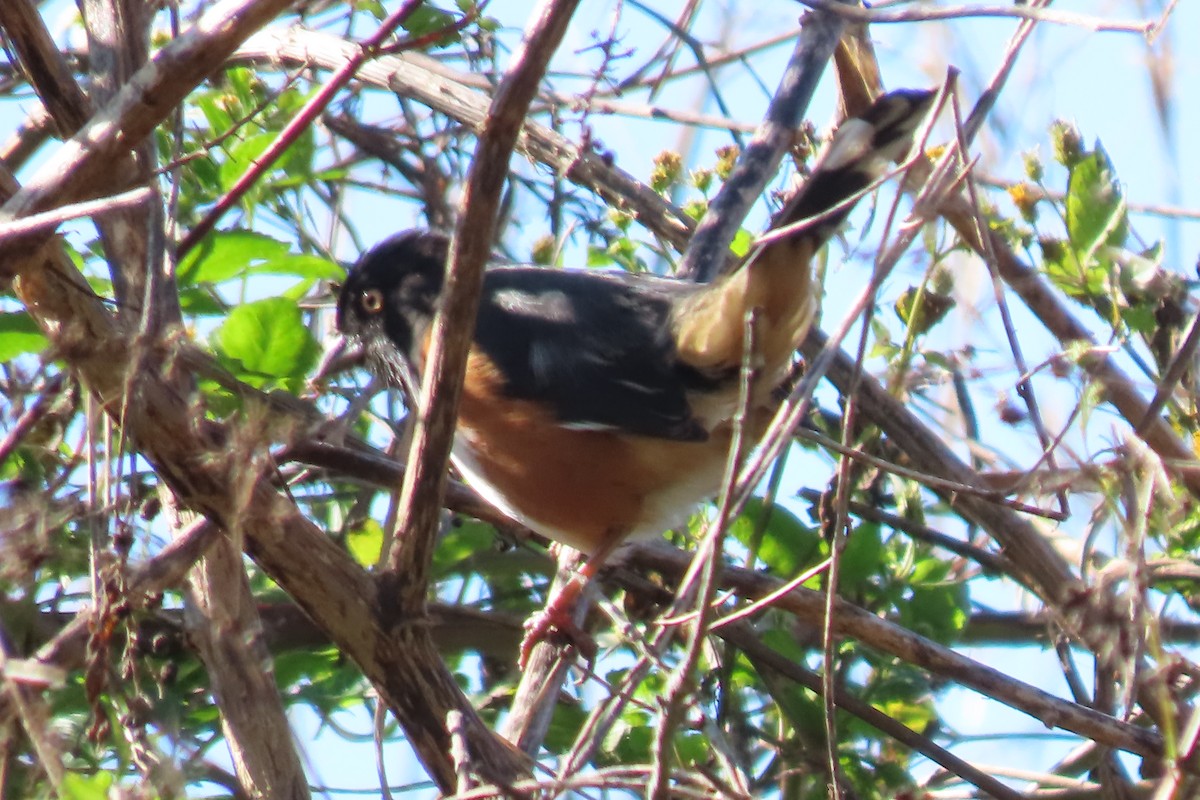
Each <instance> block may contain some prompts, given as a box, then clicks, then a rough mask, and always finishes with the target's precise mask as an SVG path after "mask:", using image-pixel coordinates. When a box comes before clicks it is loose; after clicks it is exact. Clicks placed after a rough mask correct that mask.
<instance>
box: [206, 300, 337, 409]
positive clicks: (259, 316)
mask: <svg viewBox="0 0 1200 800" xmlns="http://www.w3.org/2000/svg"><path fill="white" fill-rule="evenodd" d="M214 341H215V344H216V347H217V350H218V352H219V353H220V354H221V355H223V356H224V357H225V358H226V359H228V360H230V361H232V362H235V364H236V365H240V366H241V368H242V370H243V371H244V372H245V375H244V376H243V377H244V378H245V379H246V380H247V382H248V383H250V384H252V385H256V386H259V387H261V386H263V385H264V384H266V383H269V382H271V381H272V379H275V380H278V381H282V382H285V383H286V382H287V380H288V379H293V380H297V379H300V378H303V376H304V375H305V374H307V373H308V371H309V370H310V369H312V367H313V365H314V364H315V363H316V359H317V355H318V348H317V343H316V341H315V340H314V339H313V336H312V333H310V332H309V330H308V328H306V327H304V323H303V321H302V320H301V317H300V308H299V307H298V306H297V305H296V303H295V302H294V301H291V300H287V299H285V298H282V297H271V298H268V299H266V300H259V301H257V302H255V303H247V304H246V305H242V306H238V307H237V308H235V309H233V311H231V312H229V317H228V318H226V320H225V324H224V325H222V326H221V327H220V328H219V329H217V331H216V332H215V334H214Z"/></svg>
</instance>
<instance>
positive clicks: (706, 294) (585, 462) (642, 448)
mask: <svg viewBox="0 0 1200 800" xmlns="http://www.w3.org/2000/svg"><path fill="white" fill-rule="evenodd" d="M933 99H934V93H933V92H931V91H926V90H912V89H908V90H899V91H894V92H891V93H888V94H885V95H882V96H881V97H880V98H879V99H877V100H876V101H875V102H874V103H873V104H872V105H871V106H870V107H869V108H868V109H867V110H866V111H865V112H864V113H862V114H861V115H859V116H857V117H852V118H849V119H847V120H845V121H844V122H843V123H842V124H841V125H840V126H839V128H838V130H837V131H836V132H835V133H834V135H833V136H832V137H831V139H830V141H829V144H828V146H827V147H826V149H825V151H824V153H823V154H822V155H821V156H820V157H819V158H818V159H817V163H816V165H815V166H814V168H813V170H812V173H811V175H810V176H809V178H808V179H807V181H806V182H805V183H804V184H803V185H802V186H801V187H800V188H799V189H798V190H797V191H796V193H795V194H794V195H793V196H792V197H791V199H790V200H789V201H788V202H787V203H786V204H785V206H784V208H783V210H782V211H781V212H780V213H779V214H777V215H776V217H775V219H774V221H773V225H772V228H771V230H773V231H779V235H777V236H770V237H764V239H767V240H768V241H767V243H765V244H762V245H760V246H759V247H757V248H756V249H754V250H752V252H751V253H750V254H749V255H748V256H747V258H746V259H745V261H744V262H743V263H742V264H741V265H740V266H738V267H737V268H736V269H734V270H733V271H731V272H728V273H727V274H725V275H723V276H720V277H718V278H717V279H716V280H714V281H712V282H709V283H696V282H692V281H687V280H682V279H677V278H671V277H660V276H653V275H648V274H635V273H630V272H615V271H614V272H609V271H602V270H575V269H554V268H546V267H537V266H531V265H496V266H491V267H490V268H489V269H488V270H487V271H486V272H485V274H484V277H483V289H482V294H481V299H480V305H479V311H478V316H477V318H476V324H475V331H474V334H473V337H472V342H471V346H470V350H469V353H468V357H467V365H466V374H465V377H464V383H463V390H462V395H461V400H460V405H459V407H458V416H457V425H456V430H455V437H454V445H453V449H452V454H451V459H452V463H453V464H454V466H455V468H456V469H457V470H458V471H459V473H460V474H461V475H462V476H463V478H464V479H465V481H466V482H467V484H468V485H469V486H471V487H472V488H473V489H474V490H475V491H476V492H478V494H479V495H481V496H482V497H483V498H484V499H485V500H487V501H488V502H490V503H491V504H493V505H494V506H496V507H497V508H499V509H500V510H501V511H503V512H504V513H505V514H507V515H508V516H510V517H512V518H513V519H515V520H517V521H519V522H521V523H523V524H524V525H526V526H527V527H529V528H531V529H532V530H534V531H535V532H537V533H540V534H542V535H544V536H545V537H547V538H549V539H551V540H554V541H557V542H560V543H562V544H564V545H567V546H569V547H572V548H574V549H576V550H579V551H581V552H582V553H583V554H585V555H586V556H587V557H588V559H587V561H586V563H585V564H584V565H583V567H582V568H580V569H579V570H578V572H577V574H576V575H575V576H574V577H573V579H572V580H571V581H569V582H568V583H567V584H566V585H565V586H564V587H563V589H562V590H561V591H560V593H559V594H558V595H557V596H555V597H552V598H550V600H549V601H548V602H547V605H546V608H545V610H544V611H543V612H542V614H541V615H540V616H539V617H537V618H535V619H534V620H531V622H530V623H529V624H528V625H527V629H528V634H527V636H526V641H525V643H524V644H523V645H522V660H524V659H525V658H527V656H528V652H529V648H530V647H531V646H532V643H533V641H535V640H536V639H540V638H543V637H545V636H547V635H548V634H550V633H553V632H555V631H558V632H562V633H564V634H566V635H567V636H568V638H570V639H571V640H573V641H575V642H577V643H585V642H586V641H588V639H587V637H586V636H585V635H584V634H583V633H582V631H580V630H578V628H576V627H575V626H574V625H573V623H572V622H571V613H570V612H571V610H572V609H573V606H574V604H575V602H576V601H577V600H578V597H579V595H580V592H581V591H582V588H583V586H584V585H585V583H586V582H587V580H589V579H590V578H591V577H592V576H593V575H594V574H595V573H596V571H597V570H598V569H599V567H600V566H601V564H602V563H603V562H604V560H605V559H606V558H607V557H608V556H609V555H610V554H611V553H612V552H613V551H614V550H615V549H616V548H617V547H618V546H619V545H620V544H622V543H623V542H625V541H628V540H631V539H644V538H647V537H653V536H657V535H661V534H662V533H663V532H664V531H667V530H669V529H671V528H672V527H674V526H677V525H679V524H680V523H682V522H684V521H686V519H687V518H688V516H689V515H690V514H691V513H692V512H693V511H694V510H695V509H696V508H697V507H698V506H699V505H700V504H701V503H702V502H703V501H705V500H706V499H710V498H711V497H713V496H714V495H715V494H716V493H717V491H718V489H719V486H720V483H721V479H722V476H723V474H724V471H725V465H726V460H727V457H728V451H729V448H730V446H731V442H732V440H733V436H734V432H735V425H736V423H735V416H736V415H737V412H738V410H739V407H740V404H741V403H745V404H746V406H745V407H746V408H748V409H749V411H750V412H751V414H750V415H749V416H750V417H752V421H751V422H750V423H749V427H750V428H751V429H752V433H754V434H755V435H761V432H762V430H764V429H765V423H762V424H760V423H758V422H756V421H755V420H759V419H761V420H764V421H765V420H767V419H769V416H770V413H771V411H772V409H773V407H774V405H775V404H777V401H776V399H775V396H776V393H775V389H776V388H777V387H778V386H779V385H780V384H781V383H782V382H783V381H784V380H785V379H786V378H787V376H788V374H789V373H790V371H791V367H792V363H793V357H794V353H795V351H796V349H797V347H798V346H799V344H800V342H801V341H802V340H803V339H804V336H805V334H806V333H807V332H808V329H809V327H810V325H811V324H812V322H813V319H814V317H815V315H816V312H817V306H818V302H817V301H818V298H817V296H816V295H817V287H816V286H815V285H814V278H813V269H812V264H811V262H812V259H813V256H814V255H815V254H816V252H817V251H818V250H819V248H820V247H821V246H822V245H823V244H824V243H825V241H826V240H827V239H828V238H829V237H830V236H832V235H833V234H834V233H835V232H836V231H837V229H838V228H839V226H840V225H841V223H842V222H844V220H845V218H846V216H847V215H848V214H849V212H850V209H851V207H852V205H853V202H854V200H856V199H857V198H858V196H859V195H861V194H862V193H863V192H864V191H865V190H867V189H869V188H870V187H871V185H872V184H873V183H874V182H875V181H877V180H878V179H880V178H881V177H882V176H884V175H885V174H886V173H887V171H888V170H889V169H890V168H891V165H892V163H893V162H895V161H897V160H899V159H900V158H901V157H902V156H903V155H904V154H905V153H906V152H907V151H908V150H909V149H910V147H911V144H912V139H913V135H914V133H915V131H916V129H917V127H918V126H919V125H920V123H921V121H922V120H923V119H924V117H925V116H926V114H927V112H928V109H929V108H930V106H931V105H932V102H933ZM449 250H450V239H449V237H448V236H447V235H446V234H444V233H441V232H438V231H434V230H428V229H413V230H407V231H403V232H400V233H397V234H394V235H392V236H390V237H389V238H387V239H385V240H384V241H382V242H380V243H379V244H377V245H376V246H375V247H373V248H371V249H370V250H368V251H367V252H366V253H365V254H364V255H363V256H362V257H361V258H360V259H359V260H358V262H357V263H356V264H355V265H354V266H353V267H352V268H351V269H350V270H349V272H348V274H347V277H346V280H345V282H344V283H343V284H342V286H341V289H340V292H339V295H338V302H337V327H338V329H339V330H340V331H341V333H342V334H343V336H345V337H347V338H348V339H350V340H357V341H358V343H359V344H360V345H361V347H362V350H363V352H364V354H365V361H366V364H367V366H368V369H369V370H371V371H372V372H373V373H374V374H376V375H377V376H378V377H380V378H382V379H383V381H384V382H385V383H387V384H389V385H391V386H393V387H395V388H405V387H408V388H409V389H411V388H412V387H415V386H419V385H420V384H419V380H418V379H417V378H418V377H419V375H420V373H421V370H422V369H423V367H424V362H425V358H426V356H427V352H428V348H429V341H430V331H431V323H432V320H433V316H434V313H435V311H436V308H437V304H438V301H439V297H440V296H441V293H442V289H443V284H444V275H445V268H446V262H447V258H448V255H449ZM750 314H753V322H752V327H751V328H750V330H751V331H752V335H751V336H749V337H747V335H746V333H747V318H748V315H750ZM747 346H749V347H750V348H751V352H750V353H749V354H747V352H746V348H747ZM747 356H749V359H750V360H749V362H748V363H750V364H751V365H752V367H753V370H754V374H755V376H756V378H755V380H754V382H753V386H752V388H751V392H750V394H749V397H748V398H746V399H742V400H739V390H740V386H741V384H742V382H743V381H742V378H741V376H742V365H743V363H744V362H745V359H746V358H747ZM583 646H584V647H585V648H586V647H589V646H590V647H591V648H592V651H593V653H594V645H586V644H585V645H583Z"/></svg>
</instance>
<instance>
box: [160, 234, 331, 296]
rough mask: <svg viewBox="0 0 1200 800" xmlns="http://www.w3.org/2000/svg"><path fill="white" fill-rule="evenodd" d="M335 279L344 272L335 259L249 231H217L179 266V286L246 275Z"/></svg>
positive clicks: (217, 281) (214, 281) (218, 281)
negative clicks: (307, 252)
mask: <svg viewBox="0 0 1200 800" xmlns="http://www.w3.org/2000/svg"><path fill="white" fill-rule="evenodd" d="M251 274H253V275H286V276H292V277H296V278H301V279H304V280H320V279H322V278H323V279H326V280H332V279H335V278H340V277H342V276H343V275H344V273H343V271H342V268H341V267H340V266H339V265H338V264H336V263H335V262H333V261H330V260H329V259H327V258H322V257H320V256H314V255H308V254H305V253H292V252H291V248H290V246H289V245H288V244H287V242H281V241H279V240H278V239H273V238H271V237H270V236H266V235H265V234H261V233H255V232H254V231H247V230H230V231H214V232H213V233H212V234H210V235H209V236H206V237H205V238H204V241H203V242H202V243H201V245H200V246H199V247H197V248H196V249H194V250H192V251H191V252H190V253H188V254H187V257H185V258H184V260H183V261H182V262H181V263H180V265H179V285H180V286H194V285H196V284H200V283H222V282H224V281H227V280H231V279H234V278H241V277H243V276H245V275H251Z"/></svg>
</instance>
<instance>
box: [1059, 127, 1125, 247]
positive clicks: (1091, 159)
mask: <svg viewBox="0 0 1200 800" xmlns="http://www.w3.org/2000/svg"><path fill="white" fill-rule="evenodd" d="M1066 205H1067V237H1068V238H1069V239H1070V241H1071V244H1072V246H1073V247H1074V249H1075V252H1076V253H1077V254H1078V256H1079V259H1080V262H1081V263H1083V264H1084V265H1085V266H1091V261H1092V259H1093V258H1094V257H1095V256H1096V254H1097V251H1098V250H1099V249H1100V247H1101V246H1109V247H1120V246H1121V245H1122V244H1124V243H1125V237H1126V236H1127V235H1128V233H1129V221H1128V209H1127V208H1126V206H1125V196H1124V194H1123V193H1122V192H1121V186H1120V184H1119V183H1117V176H1116V174H1115V173H1114V171H1113V167H1112V162H1111V161H1109V159H1108V154H1107V153H1105V152H1104V148H1103V147H1101V146H1100V144H1099V143H1098V142H1097V144H1096V149H1095V150H1093V151H1092V152H1091V153H1088V154H1087V155H1086V156H1084V157H1083V158H1081V159H1080V160H1079V161H1078V162H1077V163H1076V164H1075V165H1074V166H1073V167H1072V168H1071V176H1070V178H1069V180H1068V181H1067V203H1066Z"/></svg>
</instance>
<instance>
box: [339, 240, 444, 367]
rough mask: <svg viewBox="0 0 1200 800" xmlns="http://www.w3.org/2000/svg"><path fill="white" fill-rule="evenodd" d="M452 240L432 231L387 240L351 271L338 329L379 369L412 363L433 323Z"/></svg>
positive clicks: (341, 301) (341, 295) (341, 298)
mask: <svg viewBox="0 0 1200 800" xmlns="http://www.w3.org/2000/svg"><path fill="white" fill-rule="evenodd" d="M449 250H450V240H449V239H448V238H447V237H446V236H445V235H444V234H441V233H437V232H435V231H429V230H410V231H404V232H403V233H398V234H396V235H394V236H391V237H389V238H388V239H385V240H384V241H382V242H380V243H379V244H377V245H376V246H375V247H373V248H371V250H369V251H368V252H367V253H366V254H365V255H363V257H362V258H360V259H359V260H358V263H357V264H355V265H354V266H353V267H351V269H350V272H349V274H348V275H347V276H346V282H345V283H344V284H343V285H342V289H341V292H340V293H339V294H338V303H337V327H338V330H339V331H341V332H342V334H344V335H345V336H348V337H352V338H355V339H358V340H359V341H360V342H362V344H363V345H364V346H365V348H366V352H367V356H368V358H369V359H370V360H371V361H372V362H374V364H375V366H377V367H378V366H383V367H385V368H388V369H387V371H389V372H394V371H396V370H397V369H398V368H399V367H400V363H399V362H400V361H404V362H408V363H412V361H413V360H414V359H415V358H416V357H417V356H419V353H417V352H416V346H417V345H418V344H419V342H420V340H421V337H422V336H423V334H424V332H425V331H426V330H427V329H428V327H429V323H430V321H431V320H432V319H433V313H434V308H435V306H436V304H437V299H438V294H439V293H440V292H441V290H442V283H443V280H444V277H445V268H446V256H447V254H448V253H449Z"/></svg>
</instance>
